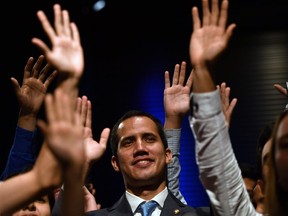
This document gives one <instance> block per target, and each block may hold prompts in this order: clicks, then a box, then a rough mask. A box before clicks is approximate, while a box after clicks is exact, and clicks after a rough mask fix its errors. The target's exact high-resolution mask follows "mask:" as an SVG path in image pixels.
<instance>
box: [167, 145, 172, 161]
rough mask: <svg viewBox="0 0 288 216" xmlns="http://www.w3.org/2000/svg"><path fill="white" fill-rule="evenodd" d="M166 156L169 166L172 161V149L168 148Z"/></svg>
mask: <svg viewBox="0 0 288 216" xmlns="http://www.w3.org/2000/svg"><path fill="white" fill-rule="evenodd" d="M165 155H166V164H169V163H170V162H171V161H172V151H171V149H170V148H166V150H165Z"/></svg>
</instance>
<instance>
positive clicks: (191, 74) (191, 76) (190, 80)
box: [186, 69, 194, 91]
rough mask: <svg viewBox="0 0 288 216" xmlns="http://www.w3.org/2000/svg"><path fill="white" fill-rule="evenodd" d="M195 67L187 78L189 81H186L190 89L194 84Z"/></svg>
mask: <svg viewBox="0 0 288 216" xmlns="http://www.w3.org/2000/svg"><path fill="white" fill-rule="evenodd" d="M193 71H194V70H193V69H192V70H191V72H190V74H189V77H188V79H187V82H186V86H188V87H189V89H190V91H191V89H192V84H193Z"/></svg>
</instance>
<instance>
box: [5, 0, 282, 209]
mask: <svg viewBox="0 0 288 216" xmlns="http://www.w3.org/2000/svg"><path fill="white" fill-rule="evenodd" d="M56 2H58V3H60V4H61V5H62V7H63V8H65V9H67V10H68V11H69V12H70V16H71V20H72V21H75V22H76V24H77V25H78V27H79V30H80V36H81V41H82V45H83V48H84V51H85V74H84V76H83V78H82V80H81V84H80V94H81V95H83V94H85V95H87V96H88V97H89V98H90V100H91V101H92V104H93V132H94V137H95V139H96V140H98V139H99V136H100V133H101V131H102V129H103V128H104V127H110V128H111V127H112V126H113V124H114V123H115V122H116V120H117V119H118V118H119V117H120V116H121V115H122V114H123V113H124V112H126V111H127V110H129V109H134V108H135V109H145V110H148V111H150V112H152V113H153V114H155V115H157V116H158V117H159V118H160V119H162V120H163V117H164V114H163V104H162V100H163V88H164V71H165V70H169V71H170V72H171V73H172V72H173V69H174V65H175V64H176V63H180V62H181V61H183V60H185V61H187V62H188V69H191V67H190V65H189V53H188V46H189V38H190V34H191V31H192V22H191V20H192V19H191V8H192V6H199V5H200V0H197V1H196V0H190V1H188V0H178V1H167V0H166V1H164V0H158V1H142V0H141V1H132V0H130V1H128V0H123V1H121V0H110V1H109V0H107V1H106V2H107V5H106V8H104V9H103V10H102V11H100V12H98V13H95V12H93V11H92V9H91V8H92V4H93V2H92V1H88V0H86V1H83V0H81V1H80V0H77V1H76V0H74V1H68V0H67V1H64V0H62V1H43V0H42V1H32V0H28V1H21V2H17V3H16V2H12V1H10V2H9V3H8V2H5V3H3V5H2V12H1V15H0V16H1V18H0V20H1V43H2V44H1V52H2V56H1V61H0V71H1V77H0V82H1V91H0V100H1V113H2V118H1V124H0V126H1V129H0V152H1V156H0V158H1V164H0V171H2V170H3V169H4V166H5V163H6V159H7V157H8V153H9V149H10V147H11V145H12V143H13V136H14V130H15V126H16V122H17V114H18V111H19V107H18V104H17V101H16V98H15V95H14V92H13V89H12V85H11V82H10V77H12V76H14V77H16V78H17V79H18V80H20V81H21V80H22V75H23V68H24V65H25V64H26V61H27V59H28V57H30V56H33V57H35V58H37V57H38V55H39V54H40V51H39V50H38V49H37V48H36V47H35V46H34V45H33V44H32V43H31V38H32V37H39V38H41V39H44V40H46V41H48V40H47V38H46V36H45V34H44V33H43V30H42V27H41V26H40V24H39V21H38V19H37V17H36V11H37V10H39V9H42V10H44V12H45V13H47V15H48V17H49V18H50V20H51V21H52V19H53V10H52V5H53V3H56ZM287 11H288V6H287V3H286V1H285V0H273V1H268V0H264V1H263V0H262V1H261V0H254V1H251V0H250V1H248V0H241V1H240V0H238V1H235V0H230V10H229V23H232V22H235V23H236V24H237V28H236V30H235V33H234V36H233V38H232V40H231V42H230V46H229V48H228V49H227V51H226V52H225V53H224V54H223V56H222V57H221V59H220V60H219V62H218V64H217V65H216V72H215V73H216V74H215V75H216V79H217V80H216V82H217V83H218V84H219V83H220V82H222V81H225V82H227V84H228V86H230V87H231V89H232V97H237V98H238V104H237V106H236V109H235V111H234V114H233V119H232V125H231V129H230V132H231V140H232V143H233V148H234V151H235V154H236V157H237V159H238V161H239V162H249V163H254V162H255V148H256V141H257V136H258V133H259V131H260V129H261V128H262V127H263V126H264V125H265V124H268V123H270V122H271V121H272V120H274V119H275V116H276V115H277V114H278V113H279V112H281V111H282V110H283V108H284V107H285V105H286V102H287V99H286V97H285V96H283V95H280V94H279V93H278V92H277V91H276V90H275V89H274V88H273V84H274V83H279V84H282V85H283V86H284V84H285V81H286V80H287V79H288V77H287V75H288V40H287V39H288V12H287ZM41 115H43V114H41V113H40V116H41ZM191 143H192V144H191ZM110 157H111V155H110V151H109V149H108V150H107V152H106V154H105V155H104V157H103V159H102V160H101V161H99V162H98V163H97V164H95V166H94V167H93V169H92V173H93V175H91V179H92V181H93V182H94V183H95V187H96V189H97V195H96V196H97V200H98V201H99V202H100V203H101V204H102V206H103V207H105V206H109V205H111V204H112V203H114V201H115V200H116V199H118V197H119V196H120V195H121V194H122V191H123V189H124V188H123V183H122V177H121V176H120V175H119V174H115V172H114V171H113V170H112V167H111V165H110ZM181 165H182V172H181V177H180V180H181V184H180V186H181V191H182V192H183V194H184V195H185V198H186V200H187V201H188V203H189V204H191V205H194V206H198V205H206V204H207V203H208V199H207V197H206V195H205V192H204V190H203V188H202V186H201V184H200V182H199V180H198V173H197V166H196V165H195V157H194V141H193V136H192V133H191V130H190V129H189V126H188V121H187V119H186V120H185V122H184V125H183V134H182V140H181Z"/></svg>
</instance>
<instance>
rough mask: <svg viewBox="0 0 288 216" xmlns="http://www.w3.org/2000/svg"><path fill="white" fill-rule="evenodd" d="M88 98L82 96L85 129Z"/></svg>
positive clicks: (82, 116) (82, 119)
mask: <svg viewBox="0 0 288 216" xmlns="http://www.w3.org/2000/svg"><path fill="white" fill-rule="evenodd" d="M87 100H88V99H87V96H85V95H84V96H82V99H81V113H80V116H81V124H82V125H83V127H85V125H86V117H87Z"/></svg>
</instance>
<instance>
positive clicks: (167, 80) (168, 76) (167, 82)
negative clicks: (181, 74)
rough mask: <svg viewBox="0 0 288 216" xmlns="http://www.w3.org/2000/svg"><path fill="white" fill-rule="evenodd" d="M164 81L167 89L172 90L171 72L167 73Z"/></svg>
mask: <svg viewBox="0 0 288 216" xmlns="http://www.w3.org/2000/svg"><path fill="white" fill-rule="evenodd" d="M164 79H165V89H168V88H170V75H169V71H165V74H164Z"/></svg>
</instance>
